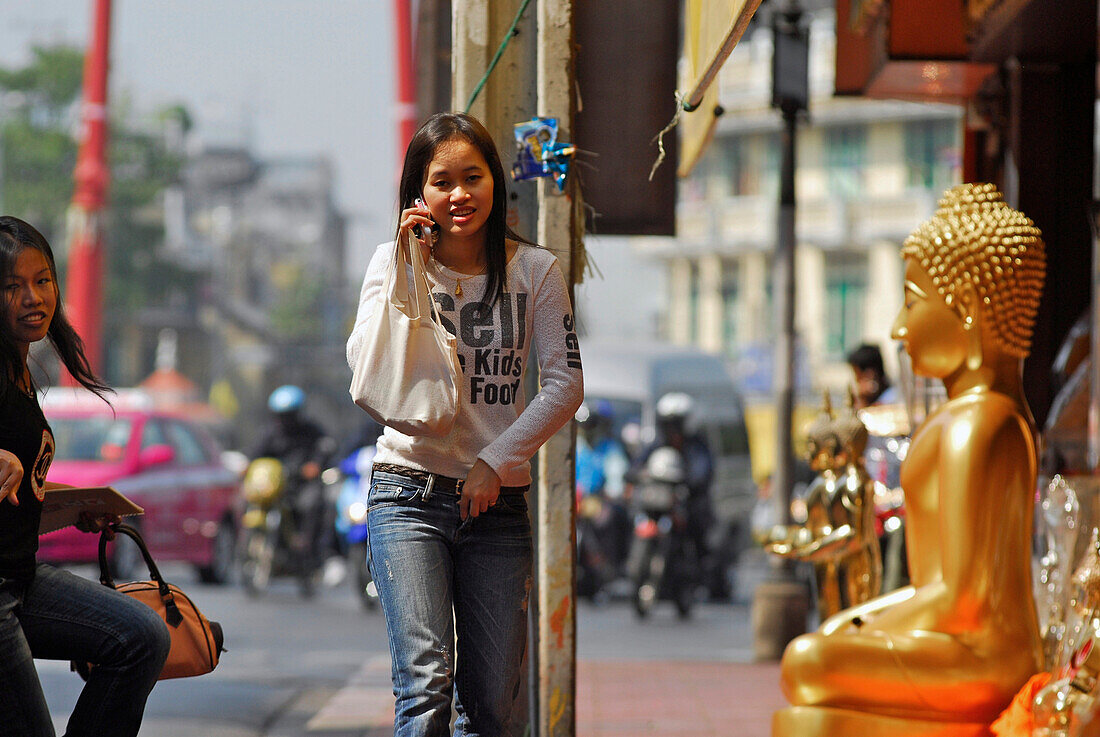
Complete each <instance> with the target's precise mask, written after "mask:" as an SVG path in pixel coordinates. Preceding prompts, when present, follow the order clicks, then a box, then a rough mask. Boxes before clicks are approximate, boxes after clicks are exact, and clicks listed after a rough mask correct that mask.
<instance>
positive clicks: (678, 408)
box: [657, 392, 695, 420]
mask: <svg viewBox="0 0 1100 737" xmlns="http://www.w3.org/2000/svg"><path fill="white" fill-rule="evenodd" d="M693 409H695V400H693V399H692V398H691V396H690V395H688V394H685V393H683V392H669V393H668V394H665V395H664V396H663V397H661V398H660V399H658V400H657V418H658V419H661V420H686V419H687V418H688V417H690V416H691V412H692V410H693Z"/></svg>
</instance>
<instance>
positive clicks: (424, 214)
mask: <svg viewBox="0 0 1100 737" xmlns="http://www.w3.org/2000/svg"><path fill="white" fill-rule="evenodd" d="M433 225H435V223H434V222H433V221H432V218H431V216H430V215H429V214H428V208H426V207H410V208H408V209H406V210H402V211H401V252H402V253H404V254H405V258H406V260H408V259H409V258H410V257H411V256H410V254H409V253H408V242H409V236H408V234H409V233H410V232H412V233H413V234H414V235H415V233H416V230H414V228H416V227H419V228H420V233H421V234H423V235H424V236H425V237H424V238H419V237H418V238H417V241H418V242H419V243H420V254H421V255H422V256H423V257H424V263H428V261H429V259H431V257H432V240H431V238H432V236H431V232H432V226H433Z"/></svg>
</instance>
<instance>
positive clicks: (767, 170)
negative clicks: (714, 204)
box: [744, 133, 781, 199]
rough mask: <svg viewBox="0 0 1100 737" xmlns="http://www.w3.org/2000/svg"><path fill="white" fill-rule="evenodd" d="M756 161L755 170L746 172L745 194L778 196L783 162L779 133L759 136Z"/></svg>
mask: <svg viewBox="0 0 1100 737" xmlns="http://www.w3.org/2000/svg"><path fill="white" fill-rule="evenodd" d="M756 163H757V165H756V167H755V171H754V172H750V171H746V172H745V177H744V185H745V188H746V192H745V194H754V195H764V196H765V197H770V198H773V199H774V198H778V197H779V166H780V163H781V156H780V136H779V134H778V133H765V134H763V135H761V136H758V137H757V139H756ZM748 190H751V191H748Z"/></svg>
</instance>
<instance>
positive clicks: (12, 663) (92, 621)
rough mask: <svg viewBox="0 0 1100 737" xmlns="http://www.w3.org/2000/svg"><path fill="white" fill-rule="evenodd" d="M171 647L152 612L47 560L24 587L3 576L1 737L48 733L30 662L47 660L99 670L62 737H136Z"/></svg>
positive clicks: (50, 731)
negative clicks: (2, 734) (53, 565)
mask: <svg viewBox="0 0 1100 737" xmlns="http://www.w3.org/2000/svg"><path fill="white" fill-rule="evenodd" d="M170 643H171V640H170V638H169V635H168V628H167V626H165V624H164V621H163V620H162V619H161V618H160V617H159V616H157V614H156V613H155V612H154V611H153V610H152V609H150V608H149V607H147V606H145V605H144V604H142V603H140V602H138V601H135V600H133V599H131V598H130V597H128V596H125V595H124V594H120V593H118V592H117V591H113V590H111V589H109V588H107V587H106V586H103V585H102V584H100V583H98V582H96V581H89V580H88V579H85V578H80V577H79V576H75V575H73V574H72V573H69V572H68V571H61V570H58V569H56V568H53V567H52V566H48V565H46V564H44V563H39V564H38V567H37V570H36V571H35V575H34V578H33V579H32V580H31V582H30V583H29V584H26V585H22V584H19V583H16V582H13V581H5V580H4V579H0V723H2V724H3V727H2V729H3V731H4V733H5V734H13V735H16V734H17V735H21V736H23V737H40V736H42V737H52V736H53V734H54V729H53V722H52V721H51V719H50V710H49V708H48V707H47V706H46V699H45V697H44V696H43V694H42V685H41V684H40V683H39V681H38V673H37V672H36V671H35V669H34V661H33V658H44V659H46V660H76V661H83V662H88V663H94V664H95V665H96V667H95V668H93V669H92V672H91V675H90V676H89V677H88V682H87V683H86V684H85V685H84V690H83V691H81V693H80V698H79V699H78V700H77V702H76V707H75V708H74V709H73V713H72V715H71V716H70V718H69V725H68V730H67V731H66V735H68V736H69V737H76V736H77V735H95V737H115V736H118V737H121V736H123V735H129V736H132V735H136V734H137V733H138V729H139V728H140V727H141V718H142V714H143V713H144V711H145V700H146V698H148V696H149V692H150V691H151V690H152V689H153V686H154V685H155V684H156V682H157V676H159V675H160V671H161V667H162V666H163V665H164V659H165V658H167V657H168V648H169V645H170ZM76 677H77V676H76V675H74V676H73V678H76Z"/></svg>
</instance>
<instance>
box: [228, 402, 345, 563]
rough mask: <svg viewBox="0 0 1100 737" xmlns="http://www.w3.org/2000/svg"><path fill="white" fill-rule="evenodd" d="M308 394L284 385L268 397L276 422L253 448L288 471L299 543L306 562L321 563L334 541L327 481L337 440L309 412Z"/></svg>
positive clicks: (254, 455)
mask: <svg viewBox="0 0 1100 737" xmlns="http://www.w3.org/2000/svg"><path fill="white" fill-rule="evenodd" d="M305 404H306V395H305V392H303V391H302V390H301V388H299V387H297V386H294V385H292V384H285V385H283V386H280V387H279V388H278V389H276V390H275V391H273V392H271V395H270V396H269V397H268V400H267V408H268V410H269V411H270V413H271V419H272V422H271V424H270V425H269V426H268V427H267V428H266V430H265V432H264V433H263V435H262V436H261V437H260V439H259V441H258V442H257V443H256V444H255V446H254V447H253V448H252V452H251V453H250V454H249V457H250V458H276V459H278V460H280V461H282V463H283V466H284V468H285V472H286V474H287V488H286V490H285V492H284V493H285V494H286V495H287V500H288V501H289V502H290V506H291V508H292V509H293V510H294V513H295V516H296V520H295V521H296V523H297V524H296V525H295V527H296V529H297V530H298V533H299V540H298V541H297V543H298V547H299V550H300V552H301V553H302V554H303V562H308V563H312V564H313V565H319V564H320V557H321V556H322V555H323V554H324V553H325V551H326V550H327V548H328V547H329V545H330V544H331V542H332V541H331V540H329V539H327V538H326V534H327V531H328V529H329V528H330V527H331V525H329V524H328V522H329V520H328V517H329V515H328V514H327V511H328V510H327V504H326V500H325V496H324V488H323V486H322V484H321V471H322V470H323V469H324V468H325V466H326V464H327V463H328V461H329V458H330V457H331V455H332V453H333V451H334V450H335V442H334V441H333V440H332V438H330V437H329V436H328V435H327V434H326V433H325V432H324V430H322V429H321V427H320V425H318V424H316V423H315V422H313V421H312V420H310V419H308V418H307V417H305V415H304V410H305Z"/></svg>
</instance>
